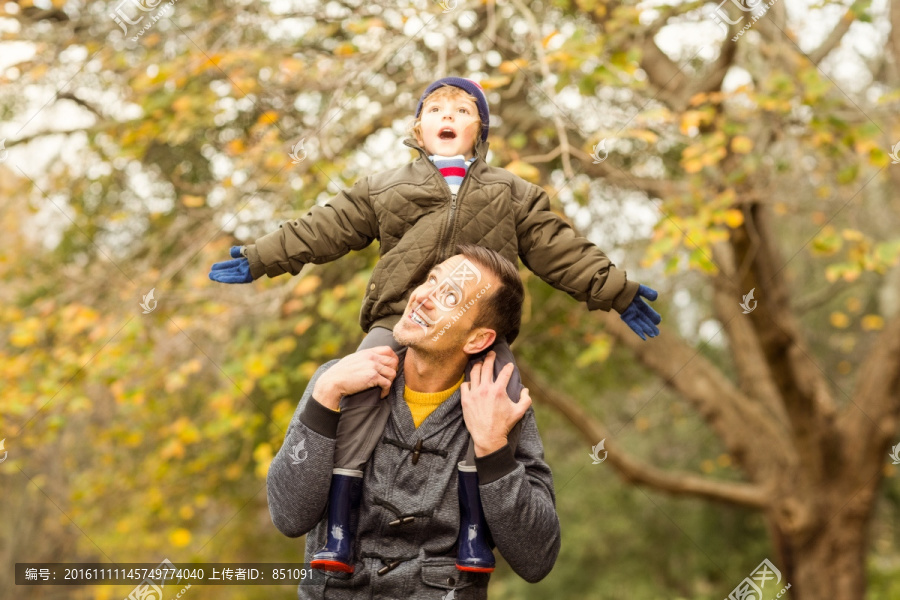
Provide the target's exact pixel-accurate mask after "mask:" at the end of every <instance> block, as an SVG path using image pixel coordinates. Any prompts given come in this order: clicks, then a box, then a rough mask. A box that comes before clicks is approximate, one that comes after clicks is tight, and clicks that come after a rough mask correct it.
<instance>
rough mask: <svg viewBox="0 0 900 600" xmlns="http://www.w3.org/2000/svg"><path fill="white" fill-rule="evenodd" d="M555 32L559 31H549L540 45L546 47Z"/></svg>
mask: <svg viewBox="0 0 900 600" xmlns="http://www.w3.org/2000/svg"><path fill="white" fill-rule="evenodd" d="M557 33H559V32H558V31H552V32H551V33H550V35H548V36H547V37H545V38H544V39H543V40H541V46H543V47H544V48H546V47H547V46H548V45H550V40H552V39H553V36H555V35H556V34H557Z"/></svg>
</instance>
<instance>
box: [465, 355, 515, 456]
mask: <svg viewBox="0 0 900 600" xmlns="http://www.w3.org/2000/svg"><path fill="white" fill-rule="evenodd" d="M496 356H497V355H496V354H495V353H494V352H493V351H491V352H488V354H487V357H486V358H485V359H484V362H483V363H481V364H478V365H475V366H474V367H472V373H471V381H470V382H469V381H467V382H465V383H463V384H462V388H461V389H460V393H461V395H462V410H463V419H464V420H465V422H466V428H467V429H468V430H469V435H471V436H472V442H473V443H474V444H475V456H478V457H480V456H485V455H487V454H490V453H491V452H495V451H497V450H499V449H500V448H502V447H503V446H505V445H506V442H507V435H509V432H510V430H511V429H512V428H513V426H514V425H515V424H516V423H518V422H519V420H520V419H521V418H522V417H523V416H524V415H525V412H526V411H527V410H528V409H529V408H531V396H530V395H529V394H528V388H525V389H523V390H522V395H521V396H520V397H519V401H518V402H513V401H512V400H510V399H509V396H507V395H506V384H508V383H509V378H510V377H511V376H512V374H513V371H514V370H515V365H514V364H512V363H510V364H508V365H506V366H505V367H503V370H502V371H500V374H499V375H498V376H497V380H496V381H493V379H494V358H495V357H496Z"/></svg>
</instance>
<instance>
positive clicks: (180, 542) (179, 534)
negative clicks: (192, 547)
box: [169, 527, 191, 548]
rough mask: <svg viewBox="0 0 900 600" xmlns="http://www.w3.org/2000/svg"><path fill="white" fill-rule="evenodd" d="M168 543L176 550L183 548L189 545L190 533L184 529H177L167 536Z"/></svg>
mask: <svg viewBox="0 0 900 600" xmlns="http://www.w3.org/2000/svg"><path fill="white" fill-rule="evenodd" d="M169 542H170V543H171V544H172V545H173V546H175V547H176V548H184V547H185V546H187V545H188V544H190V543H191V532H190V531H188V530H187V529H185V528H184V527H179V528H178V529H176V530H175V531H173V532H172V533H170V534H169Z"/></svg>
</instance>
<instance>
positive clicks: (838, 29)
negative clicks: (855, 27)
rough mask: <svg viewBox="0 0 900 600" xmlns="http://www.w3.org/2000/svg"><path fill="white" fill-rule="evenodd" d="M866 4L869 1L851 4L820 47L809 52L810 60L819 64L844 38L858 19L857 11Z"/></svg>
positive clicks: (858, 0)
mask: <svg viewBox="0 0 900 600" xmlns="http://www.w3.org/2000/svg"><path fill="white" fill-rule="evenodd" d="M864 4H868V2H863V1H862V0H856V1H855V2H854V3H853V4H852V5H850V8H848V9H847V12H845V13H844V14H843V16H841V19H840V20H839V21H838V22H837V24H836V25H835V26H834V29H832V30H831V33H829V34H828V37H826V38H825V40H824V41H823V42H822V43H821V44H820V45H819V47H818V48H816V49H815V50H813V51H812V52H810V53H809V55H808V56H809V60H810V61H812V63H813V64H814V65H816V66H819V63H820V62H822V60H823V59H824V58H825V57H826V56H828V55H829V54H830V53H831V51H832V50H834V49H835V48H836V47H837V46H838V45H839V44H840V43H841V40H842V39H844V34H845V33H847V31H848V30H849V29H850V25H852V24H853V21H855V20H856V12H855V11H857V10H859V9H860V8H861V7H862V6H863V5H864Z"/></svg>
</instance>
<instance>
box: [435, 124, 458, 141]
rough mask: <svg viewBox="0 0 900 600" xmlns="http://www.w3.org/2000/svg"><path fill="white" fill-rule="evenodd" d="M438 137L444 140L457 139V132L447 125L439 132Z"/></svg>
mask: <svg viewBox="0 0 900 600" xmlns="http://www.w3.org/2000/svg"><path fill="white" fill-rule="evenodd" d="M438 137H439V138H441V139H442V140H453V139H456V132H455V131H453V130H452V129H450V128H449V127H445V128H444V129H441V131H440V133H438Z"/></svg>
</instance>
